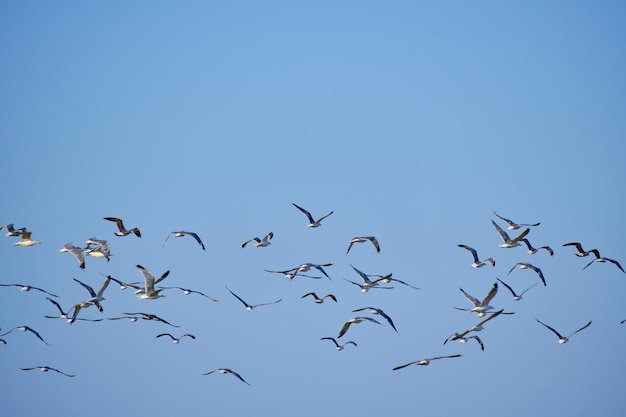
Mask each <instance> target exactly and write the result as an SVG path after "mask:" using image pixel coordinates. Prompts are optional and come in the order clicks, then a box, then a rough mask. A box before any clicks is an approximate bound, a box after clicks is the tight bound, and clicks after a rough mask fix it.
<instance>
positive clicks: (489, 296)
mask: <svg viewBox="0 0 626 417" xmlns="http://www.w3.org/2000/svg"><path fill="white" fill-rule="evenodd" d="M497 293H498V283H497V282H494V284H493V287H491V290H489V293H488V294H487V296H486V297H485V298H484V299H483V302H482V303H481V305H483V306H486V305H488V304H489V302H490V301H491V299H492V298H493V297H495V296H496V294H497Z"/></svg>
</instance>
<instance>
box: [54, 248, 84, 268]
mask: <svg viewBox="0 0 626 417" xmlns="http://www.w3.org/2000/svg"><path fill="white" fill-rule="evenodd" d="M59 252H69V253H71V254H72V255H74V256H75V257H76V259H77V260H78V267H79V268H80V269H85V254H84V252H83V248H79V247H78V246H74V245H72V244H71V243H66V244H65V245H63V249H59Z"/></svg>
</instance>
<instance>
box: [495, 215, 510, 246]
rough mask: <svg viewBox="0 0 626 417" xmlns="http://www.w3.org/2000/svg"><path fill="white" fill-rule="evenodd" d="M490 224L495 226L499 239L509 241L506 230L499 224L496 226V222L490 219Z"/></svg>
mask: <svg viewBox="0 0 626 417" xmlns="http://www.w3.org/2000/svg"><path fill="white" fill-rule="evenodd" d="M491 224H493V227H495V228H496V232H498V234H499V235H500V239H502V241H503V242H504V243H509V242H511V238H509V235H507V234H506V232H505V231H504V230H503V229H502V228H501V227H500V226H498V224H497V223H496V222H494V221H493V220H492V221H491Z"/></svg>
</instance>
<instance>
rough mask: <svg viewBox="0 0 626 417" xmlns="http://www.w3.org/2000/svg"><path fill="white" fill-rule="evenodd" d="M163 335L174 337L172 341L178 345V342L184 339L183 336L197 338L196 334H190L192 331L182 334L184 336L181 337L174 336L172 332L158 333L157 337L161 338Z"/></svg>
mask: <svg viewBox="0 0 626 417" xmlns="http://www.w3.org/2000/svg"><path fill="white" fill-rule="evenodd" d="M162 336H169V337H170V338H171V339H172V342H173V343H174V344H175V345H177V344H178V343H179V342H180V339H182V338H183V337H185V336H187V337H191V338H192V339H195V338H196V336H194V335H192V334H190V333H185V334H184V335H182V336H181V337H179V338H175V337H174V336H172V335H171V334H169V333H161V334H159V335H157V336H156V337H157V338H159V337H162Z"/></svg>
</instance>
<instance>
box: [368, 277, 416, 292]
mask: <svg viewBox="0 0 626 417" xmlns="http://www.w3.org/2000/svg"><path fill="white" fill-rule="evenodd" d="M391 275H393V274H387V275H368V277H377V278H378V279H376V280H374V282H377V283H380V284H389V283H390V282H397V283H398V284H402V285H406V286H407V287H411V288H413V289H415V290H419V288H418V287H416V286H414V285H411V284H409V283H406V282H404V281H401V280H399V279H396V278H392V277H391Z"/></svg>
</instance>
